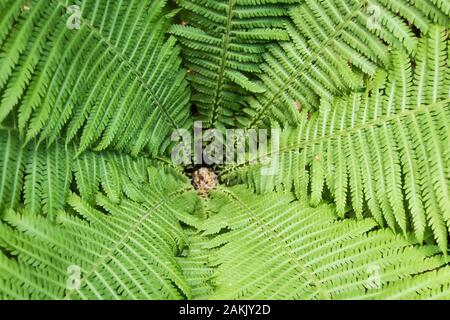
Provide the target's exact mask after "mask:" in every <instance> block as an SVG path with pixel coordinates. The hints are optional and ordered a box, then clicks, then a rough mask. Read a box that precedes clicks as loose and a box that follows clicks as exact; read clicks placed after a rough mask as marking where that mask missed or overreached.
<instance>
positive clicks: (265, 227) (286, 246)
mask: <svg viewBox="0 0 450 320" xmlns="http://www.w3.org/2000/svg"><path fill="white" fill-rule="evenodd" d="M220 191H221V192H222V193H224V194H225V195H227V196H228V197H229V198H231V199H232V200H234V202H236V203H237V205H238V206H240V207H241V208H243V209H244V210H243V212H245V214H246V215H248V216H249V218H250V219H251V220H252V221H254V223H255V224H256V225H258V226H259V227H260V228H261V229H263V230H265V231H266V232H267V233H269V234H271V235H272V239H276V240H277V242H279V243H280V244H281V246H280V247H282V248H284V249H285V250H284V252H285V254H286V255H287V256H288V257H289V258H290V259H291V261H292V262H295V263H296V264H297V266H298V267H299V268H300V269H301V270H302V271H303V272H305V274H306V275H307V278H308V279H309V280H310V281H311V283H312V284H313V285H314V287H315V288H316V290H317V293H318V294H319V296H320V297H321V298H322V299H325V300H328V299H330V298H331V295H330V293H329V292H328V291H327V290H326V289H325V288H323V286H322V284H321V283H320V280H319V279H318V278H317V276H316V274H315V273H314V272H313V271H312V270H310V269H309V268H308V267H307V266H305V265H303V264H301V261H299V259H298V257H296V256H295V254H294V253H293V252H292V250H291V247H290V246H289V244H288V243H286V242H285V241H284V240H283V239H282V238H281V237H279V236H278V235H277V234H276V232H274V230H273V229H271V228H270V227H269V226H268V225H267V223H266V222H265V221H264V220H262V219H258V216H257V215H256V214H252V213H253V210H252V209H251V208H250V207H249V206H247V205H246V204H245V203H244V202H242V201H241V200H240V199H239V198H238V197H237V196H236V195H235V194H234V193H233V192H232V191H230V190H226V189H223V188H220Z"/></svg>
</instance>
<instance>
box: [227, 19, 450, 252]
mask: <svg viewBox="0 0 450 320" xmlns="http://www.w3.org/2000/svg"><path fill="white" fill-rule="evenodd" d="M446 44H448V35H446V29H445V28H442V27H438V26H432V27H431V28H430V31H429V37H428V38H423V39H422V40H421V42H420V44H419V50H418V53H417V56H416V61H417V62H416V66H415V68H414V75H413V73H412V72H413V70H412V66H411V62H410V61H409V58H408V56H407V55H406V54H404V53H401V52H395V53H393V61H394V62H395V64H394V67H393V69H392V72H390V74H389V76H388V77H387V76H386V75H385V74H384V73H380V74H378V75H377V76H376V77H375V78H374V80H373V81H372V83H371V84H369V86H368V88H369V89H368V90H366V91H365V92H363V93H353V94H351V95H348V96H346V97H342V98H337V99H335V100H334V101H333V102H332V103H328V102H326V101H324V102H323V103H322V105H321V109H320V113H319V114H318V116H317V117H314V118H312V119H310V120H308V117H307V116H306V115H303V117H302V118H301V121H300V125H299V127H298V128H294V129H287V130H285V131H284V133H283V134H282V137H281V146H280V150H279V154H278V156H279V164H278V167H277V172H276V174H275V175H273V176H262V175H261V174H260V169H261V166H262V165H261V164H259V165H243V166H230V167H228V168H225V169H224V170H223V174H225V175H224V179H225V180H229V181H231V182H236V181H243V182H246V183H247V184H249V185H252V186H253V187H254V188H255V189H256V190H257V191H258V192H269V191H272V190H273V189H278V188H285V189H287V190H291V189H294V190H295V193H296V195H297V197H298V198H299V199H308V198H309V196H311V204H312V205H317V204H319V203H320V202H321V200H322V198H323V197H324V196H326V194H327V193H326V192H325V191H327V192H329V193H331V195H332V196H333V198H334V200H335V203H336V210H337V212H338V213H339V215H340V216H341V217H344V215H345V213H346V212H347V206H351V207H352V208H353V210H354V214H355V215H356V216H357V217H359V218H362V217H363V216H364V215H365V214H366V212H367V213H370V215H371V216H373V217H374V218H375V220H376V221H377V222H378V223H379V224H380V225H382V226H384V225H387V226H389V227H390V228H391V229H393V230H400V231H402V232H403V233H407V232H409V231H410V230H411V229H413V231H414V234H415V236H416V237H417V239H418V240H419V242H422V241H423V240H424V237H425V233H426V230H427V229H428V228H431V230H432V232H433V235H434V239H435V240H436V241H437V243H438V244H439V246H440V248H441V249H442V251H443V252H447V247H448V246H447V243H448V233H449V230H450V211H449V208H450V194H449V190H450V188H449V186H450V184H449V181H450V180H449V179H450V175H449V171H448V163H450V154H449V152H448V148H447V147H446V146H448V145H449V143H450V140H449V139H450V131H449V126H448V123H449V120H450V118H449V106H450V96H449V95H448V88H447V87H446V86H445V85H442V84H443V83H445V76H446V73H447V71H446V70H448V68H449V67H448V66H447V62H448V57H447V53H448V50H447V49H446V47H447V45H446ZM413 79H414V80H413ZM269 152H270V151H269ZM275 152H277V151H275ZM366 209H367V210H366Z"/></svg>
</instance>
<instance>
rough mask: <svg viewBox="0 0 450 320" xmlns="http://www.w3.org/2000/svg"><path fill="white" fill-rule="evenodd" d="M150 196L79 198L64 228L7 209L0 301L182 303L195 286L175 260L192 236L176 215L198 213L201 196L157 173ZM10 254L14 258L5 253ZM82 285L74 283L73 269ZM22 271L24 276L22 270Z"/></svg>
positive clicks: (63, 218)
mask: <svg viewBox="0 0 450 320" xmlns="http://www.w3.org/2000/svg"><path fill="white" fill-rule="evenodd" d="M152 179H154V182H151V184H146V190H141V192H142V194H143V195H145V197H138V198H136V197H125V196H123V197H121V201H120V203H114V202H113V201H112V200H110V199H108V197H106V196H105V195H102V194H99V193H97V194H96V197H95V205H96V207H93V206H92V205H90V204H88V203H87V202H86V201H84V200H83V199H81V198H80V197H78V196H76V195H74V194H71V195H70V196H69V199H68V202H69V204H70V206H71V207H72V208H73V213H72V212H70V211H66V212H63V211H61V212H59V213H58V216H57V222H58V224H57V225H55V224H49V223H48V220H47V219H45V218H42V217H40V216H36V215H33V214H31V213H30V212H28V211H24V212H19V213H18V212H14V211H12V210H8V211H6V214H5V216H4V217H3V220H4V221H5V222H4V223H2V224H1V225H0V229H1V232H0V234H1V235H0V247H1V248H2V252H1V253H0V261H1V262H0V270H1V271H2V272H0V279H1V280H0V297H1V298H2V299H5V298H19V299H30V298H33V299H62V298H64V299H175V298H183V297H184V298H189V297H190V296H191V291H190V287H189V286H188V283H187V282H186V280H185V278H184V275H183V272H182V269H181V267H180V265H179V264H178V263H177V261H176V259H175V256H176V255H177V254H178V253H179V252H181V251H182V250H183V248H184V247H185V245H186V236H185V235H184V233H183V231H182V228H181V226H180V225H179V223H178V220H177V218H176V214H175V212H177V211H180V210H186V211H189V210H192V209H193V207H194V204H195V200H196V196H195V193H193V192H192V191H191V190H192V189H191V187H189V186H186V185H185V184H184V183H181V184H180V183H179V182H175V181H174V182H173V183H166V184H164V185H162V184H161V182H162V181H163V180H162V179H166V180H165V181H166V182H170V178H168V177H165V176H164V175H162V174H154V175H153V176H152ZM5 252H8V253H9V254H8V255H10V257H8V256H7V255H5ZM71 268H72V269H74V268H79V270H80V279H79V283H77V282H74V286H68V283H69V281H71V278H70V276H71V275H72V274H71V270H72V269H71ZM17 270H21V272H19V273H18V272H17Z"/></svg>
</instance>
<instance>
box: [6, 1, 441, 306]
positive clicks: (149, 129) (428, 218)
mask: <svg viewBox="0 0 450 320" xmlns="http://www.w3.org/2000/svg"><path fill="white" fill-rule="evenodd" d="M72 5H75V6H77V7H75V9H77V8H79V11H80V20H79V21H77V19H75V20H73V19H74V18H76V17H75V16H76V10H75V9H74V7H72ZM73 10H75V11H73ZM69 21H72V22H75V24H76V23H77V22H79V28H78V27H76V28H74V29H73V28H72V27H70V28H69ZM449 23H450V2H449V1H448V0H370V1H369V0H319V1H317V0H258V1H250V0H229V1H215V0H214V1H213V0H176V1H173V2H167V1H166V0H131V1H124V0H117V1H107V0H85V1H74V2H71V1H66V0H0V299H243V298H245V299H450V281H449V279H450V266H449V264H448V249H449V246H448V244H449V235H450V211H449V210H450V149H449V148H448V146H449V145H450V126H449V123H450V72H449V70H450V42H449V41H450V40H449ZM194 120H202V121H203V122H204V123H203V127H206V128H219V129H221V130H223V129H225V128H233V127H238V128H247V129H249V128H252V129H257V128H281V136H280V149H279V150H276V149H268V150H267V151H266V152H265V154H260V156H261V157H269V158H271V159H272V160H274V159H278V162H275V163H276V164H277V166H276V167H275V168H276V170H275V174H274V175H262V174H261V166H262V165H261V164H255V163H253V162H251V161H248V162H244V163H240V164H227V165H225V166H217V167H215V168H214V169H217V172H218V173H219V177H220V180H221V183H222V185H221V186H219V187H218V188H217V189H216V190H213V191H210V193H209V194H208V195H207V196H199V195H198V194H197V192H196V191H195V190H194V187H193V186H192V185H191V183H190V181H189V170H191V169H192V167H189V166H187V167H181V166H176V165H174V164H173V163H172V160H171V158H170V152H171V151H172V150H171V147H172V146H173V143H172V142H171V134H172V133H173V132H174V130H175V129H179V128H187V129H190V128H191V125H192V122H193V121H194ZM272 138H274V137H272Z"/></svg>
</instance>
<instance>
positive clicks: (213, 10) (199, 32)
mask: <svg viewBox="0 0 450 320" xmlns="http://www.w3.org/2000/svg"><path fill="white" fill-rule="evenodd" d="M294 2H297V1H296V0H279V1H272V0H271V1H266V0H263V1H258V2H257V3H255V2H253V1H239V0H230V1H227V2H214V1H209V2H208V1H201V0H180V1H178V3H179V5H180V6H181V7H182V8H183V9H185V11H186V13H185V15H184V16H182V19H183V25H175V26H172V28H171V29H170V32H171V33H172V34H174V35H176V36H177V37H178V39H179V41H180V43H181V44H182V45H183V50H182V53H183V57H184V64H185V66H186V67H187V68H188V69H189V80H190V83H191V85H192V87H193V89H195V94H194V95H193V97H192V101H193V102H194V103H195V105H196V107H197V111H198V112H199V113H200V119H201V120H203V121H205V123H206V126H210V127H213V126H221V127H223V126H234V125H235V124H236V120H235V115H236V113H238V112H239V111H240V110H241V109H242V108H243V105H242V100H243V97H245V96H249V95H250V94H251V93H262V92H264V90H265V89H264V87H263V86H261V84H260V83H258V82H257V81H255V79H254V75H255V74H258V73H260V72H261V70H260V67H259V65H260V62H261V55H262V53H264V52H265V44H266V43H268V42H269V41H274V40H276V41H284V40H288V39H289V36H288V34H287V33H286V31H285V30H284V26H283V24H284V21H283V19H282V18H283V16H285V14H286V11H287V9H286V8H287V4H290V3H294Z"/></svg>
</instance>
